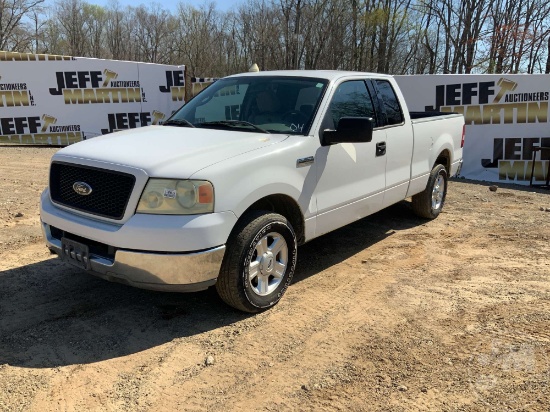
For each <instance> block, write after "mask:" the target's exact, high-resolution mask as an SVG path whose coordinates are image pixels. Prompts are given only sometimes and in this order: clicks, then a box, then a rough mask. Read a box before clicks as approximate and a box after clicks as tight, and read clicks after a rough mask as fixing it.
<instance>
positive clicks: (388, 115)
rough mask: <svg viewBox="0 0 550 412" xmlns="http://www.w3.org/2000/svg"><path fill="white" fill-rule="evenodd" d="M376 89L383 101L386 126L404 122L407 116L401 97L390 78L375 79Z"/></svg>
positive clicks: (383, 115)
mask: <svg viewBox="0 0 550 412" xmlns="http://www.w3.org/2000/svg"><path fill="white" fill-rule="evenodd" d="M374 84H375V85H376V91H377V95H378V98H379V100H380V102H381V103H382V110H383V112H384V113H383V114H382V118H385V125H386V126H394V125H400V124H403V123H404V121H405V118H404V116H403V110H402V109H401V105H400V104H399V99H398V98H397V95H396V94H395V91H394V90H393V87H392V85H391V83H390V82H389V81H388V80H382V79H376V80H374Z"/></svg>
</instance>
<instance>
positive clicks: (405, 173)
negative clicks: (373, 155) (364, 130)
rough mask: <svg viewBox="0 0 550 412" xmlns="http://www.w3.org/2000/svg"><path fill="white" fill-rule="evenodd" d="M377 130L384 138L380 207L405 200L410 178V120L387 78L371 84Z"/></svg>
mask: <svg viewBox="0 0 550 412" xmlns="http://www.w3.org/2000/svg"><path fill="white" fill-rule="evenodd" d="M371 83H372V87H373V89H374V90H375V93H376V97H377V99H376V100H375V101H376V102H377V103H378V107H377V109H378V111H379V113H380V116H379V117H380V118H381V127H382V128H383V130H384V131H385V134H386V146H385V150H386V191H385V194H384V200H383V207H386V206H389V205H392V204H394V203H397V202H399V201H401V200H403V199H405V198H406V197H407V191H408V188H409V182H410V178H411V160H412V153H413V147H414V134H413V130H412V124H411V119H410V116H409V114H408V110H407V107H406V105H405V103H404V99H403V96H402V95H401V91H400V90H399V87H398V86H397V83H396V82H395V81H394V80H393V78H391V77H386V78H377V79H372V80H371Z"/></svg>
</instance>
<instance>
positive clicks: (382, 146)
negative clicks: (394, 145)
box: [376, 142, 386, 156]
mask: <svg viewBox="0 0 550 412" xmlns="http://www.w3.org/2000/svg"><path fill="white" fill-rule="evenodd" d="M385 154H386V142H378V143H376V156H384V155H385Z"/></svg>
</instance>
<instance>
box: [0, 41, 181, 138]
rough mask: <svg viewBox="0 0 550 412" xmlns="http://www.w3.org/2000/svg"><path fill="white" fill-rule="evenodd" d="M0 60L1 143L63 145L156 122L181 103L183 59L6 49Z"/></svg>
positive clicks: (168, 114) (0, 55)
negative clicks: (173, 62)
mask: <svg viewBox="0 0 550 412" xmlns="http://www.w3.org/2000/svg"><path fill="white" fill-rule="evenodd" d="M0 62H1V63H0V144H45V145H62V146H63V145H68V144H71V143H75V142H78V141H81V140H85V139H88V138H91V137H95V136H99V135H102V134H107V133H111V132H113V131H115V130H121V129H130V128H135V127H140V126H146V125H150V124H158V123H159V122H160V121H163V120H165V119H167V118H168V117H169V116H170V115H171V114H172V112H173V111H174V110H176V109H178V108H179V107H180V106H181V105H182V104H183V103H184V96H185V76H184V73H185V67H184V66H168V65H158V64H147V63H136V62H125V61H114V60H102V59H88V58H79V57H77V58H75V57H67V56H53V55H34V54H20V53H9V52H0Z"/></svg>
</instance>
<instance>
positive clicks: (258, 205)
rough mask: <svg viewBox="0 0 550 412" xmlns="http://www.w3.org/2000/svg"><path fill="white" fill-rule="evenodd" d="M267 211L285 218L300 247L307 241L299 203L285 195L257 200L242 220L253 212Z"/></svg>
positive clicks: (246, 211) (245, 212)
mask: <svg viewBox="0 0 550 412" xmlns="http://www.w3.org/2000/svg"><path fill="white" fill-rule="evenodd" d="M259 210H265V211H267V212H273V213H278V214H280V215H281V216H284V217H285V218H286V219H287V220H288V221H289V223H290V224H291V226H292V228H293V229H294V233H295V235H296V241H297V242H298V244H299V245H301V244H302V243H304V241H305V219H304V215H303V213H302V211H301V209H300V206H299V205H298V203H297V202H296V201H295V200H294V199H293V198H292V197H290V196H288V195H285V194H281V193H278V194H272V195H268V196H265V197H262V198H261V199H258V200H256V201H255V202H254V203H253V204H251V205H250V206H249V207H248V208H247V209H246V210H245V211H244V213H243V214H242V215H241V216H240V218H239V219H241V218H242V217H243V216H245V215H246V214H247V213H249V212H252V211H259Z"/></svg>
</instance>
